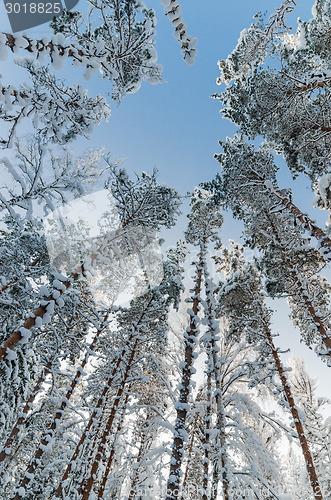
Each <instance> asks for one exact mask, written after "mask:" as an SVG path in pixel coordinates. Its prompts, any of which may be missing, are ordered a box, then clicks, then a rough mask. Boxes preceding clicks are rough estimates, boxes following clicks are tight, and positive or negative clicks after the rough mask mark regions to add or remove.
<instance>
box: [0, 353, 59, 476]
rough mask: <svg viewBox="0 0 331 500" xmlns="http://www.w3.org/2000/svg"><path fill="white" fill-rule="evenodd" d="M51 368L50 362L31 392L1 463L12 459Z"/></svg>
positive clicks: (5, 447) (9, 438)
mask: <svg viewBox="0 0 331 500" xmlns="http://www.w3.org/2000/svg"><path fill="white" fill-rule="evenodd" d="M51 367H52V363H51V362H50V361H49V362H48V363H47V365H46V366H45V367H44V368H43V370H42V372H41V375H40V376H39V378H38V380H37V382H36V384H35V386H34V388H33V389H32V391H31V394H30V396H29V399H28V400H27V402H26V403H25V405H24V408H23V409H22V410H21V412H20V416H19V417H18V419H17V421H16V423H15V425H14V427H13V428H12V430H11V433H10V434H9V436H8V438H7V441H6V442H5V444H4V445H3V449H2V451H1V453H0V462H3V461H5V460H6V459H7V458H9V457H10V449H11V447H12V445H13V443H14V441H15V439H16V437H17V435H18V434H19V432H20V431H21V430H22V428H23V424H24V422H25V421H26V419H27V416H28V413H29V411H30V410H31V407H32V404H33V403H34V401H35V399H36V397H37V395H38V394H39V392H40V390H41V387H42V384H43V383H44V382H45V379H46V377H47V375H48V374H49V372H50V369H51ZM0 477H1V476H0Z"/></svg>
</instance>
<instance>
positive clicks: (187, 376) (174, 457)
mask: <svg viewBox="0 0 331 500" xmlns="http://www.w3.org/2000/svg"><path fill="white" fill-rule="evenodd" d="M205 253H206V238H203V239H202V242H201V244H200V253H199V262H198V264H197V267H196V277H195V289H194V296H193V304H192V312H193V316H191V319H190V324H189V327H188V331H186V332H185V333H184V339H185V365H184V367H183V369H182V381H181V386H180V394H179V401H178V403H177V408H176V413H177V415H176V417H177V418H176V423H175V431H174V440H173V447H172V453H171V459H170V471H169V478H168V483H167V492H166V497H165V500H177V499H178V496H179V488H180V478H181V467H182V463H183V458H184V436H183V433H185V427H186V417H187V413H188V410H187V405H188V401H189V395H190V386H191V377H192V369H193V361H194V357H193V351H194V348H195V342H196V337H197V334H198V328H197V324H196V317H197V315H198V312H199V304H200V302H201V299H200V292H201V283H202V271H203V265H204V258H205Z"/></svg>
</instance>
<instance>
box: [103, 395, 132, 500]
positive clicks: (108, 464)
mask: <svg viewBox="0 0 331 500" xmlns="http://www.w3.org/2000/svg"><path fill="white" fill-rule="evenodd" d="M129 396H130V387H129V388H128V391H127V393H126V396H125V400H124V403H123V411H122V414H121V418H120V420H119V422H118V425H117V429H116V433H115V438H114V442H113V445H112V448H111V451H110V455H109V458H108V462H107V466H106V469H105V472H104V475H103V479H102V483H101V486H100V489H99V493H98V500H102V498H103V494H104V492H105V489H106V484H107V479H108V477H109V473H110V471H111V468H112V464H113V458H114V455H115V452H116V444H117V438H118V436H119V434H120V432H121V430H122V427H123V422H124V417H125V410H126V405H127V402H128V399H129Z"/></svg>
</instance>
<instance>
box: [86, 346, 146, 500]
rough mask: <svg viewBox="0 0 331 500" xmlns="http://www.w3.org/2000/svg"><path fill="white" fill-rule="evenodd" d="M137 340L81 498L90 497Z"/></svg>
mask: <svg viewBox="0 0 331 500" xmlns="http://www.w3.org/2000/svg"><path fill="white" fill-rule="evenodd" d="M138 342H139V341H138V339H136V340H135V343H134V345H133V348H132V351H131V354H130V357H129V360H128V362H127V365H126V369H125V373H124V377H123V380H122V382H121V385H120V387H119V388H118V391H117V394H116V397H115V400H114V403H113V406H112V409H111V412H110V416H109V418H108V421H107V424H106V428H105V430H104V432H103V435H102V438H101V441H100V443H99V446H98V450H97V454H96V456H95V458H94V462H93V464H92V468H91V471H90V474H89V477H88V479H87V483H86V486H85V487H83V488H82V491H83V496H82V500H88V499H89V497H90V493H91V490H92V488H93V483H94V480H95V478H96V475H97V472H98V469H99V465H100V462H101V459H102V457H103V455H104V452H105V448H106V443H107V438H108V436H109V435H110V433H111V430H112V426H113V423H114V419H115V416H116V413H117V410H118V407H119V404H120V402H121V398H122V395H123V392H124V390H125V386H126V383H127V380H128V377H129V374H130V369H131V365H132V363H133V360H134V356H135V354H136V349H137V346H138Z"/></svg>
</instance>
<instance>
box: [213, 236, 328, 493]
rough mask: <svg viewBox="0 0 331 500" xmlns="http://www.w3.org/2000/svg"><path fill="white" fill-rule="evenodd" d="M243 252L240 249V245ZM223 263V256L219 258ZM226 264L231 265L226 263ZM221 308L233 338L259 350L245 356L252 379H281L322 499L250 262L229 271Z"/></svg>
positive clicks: (281, 390)
mask: <svg viewBox="0 0 331 500" xmlns="http://www.w3.org/2000/svg"><path fill="white" fill-rule="evenodd" d="M238 250H239V252H240V248H239V247H238V245H234V247H233V253H234V254H235V266H236V267H237V266H238V262H240V261H239V259H238V257H240V253H239V254H238ZM241 252H243V249H241ZM218 262H219V263H221V265H222V258H221V259H219V260H218ZM226 268H227V269H229V268H230V269H231V267H230V266H229V264H228V263H226ZM219 302H220V310H221V311H222V312H223V314H227V317H228V318H229V321H230V322H231V323H232V325H230V328H229V334H230V335H231V336H232V337H233V338H237V339H238V340H240V339H241V338H242V336H243V335H245V336H246V339H247V341H248V343H250V344H251V345H252V346H254V349H255V350H256V351H257V352H259V353H260V355H259V358H258V359H257V360H247V362H248V364H249V365H250V366H251V368H252V372H251V373H252V375H254V372H255V375H254V378H255V382H253V385H254V384H256V383H260V382H261V381H263V380H266V379H269V380H271V381H273V380H274V377H275V376H276V375H277V379H278V380H280V382H281V386H279V385H278V383H277V382H276V381H275V382H273V383H274V384H275V386H274V387H275V394H277V395H279V396H280V403H281V404H282V405H284V406H285V407H286V408H288V410H289V411H290V413H291V416H292V419H293V423H292V425H293V427H295V429H296V433H297V436H298V438H299V441H300V445H301V448H302V452H303V455H304V459H305V463H306V467H307V472H308V476H309V479H310V484H311V487H312V490H313V492H314V495H315V498H316V500H317V499H322V498H323V496H322V491H321V486H320V483H319V478H318V476H317V472H316V468H315V464H314V461H313V456H312V454H311V450H310V448H309V443H308V441H307V438H306V435H305V432H304V428H303V423H302V417H301V416H300V413H299V411H298V408H297V406H296V404H295V400H294V397H293V393H292V390H291V386H290V384H289V380H288V377H287V375H286V368H284V367H283V365H282V362H281V360H280V357H279V349H278V348H277V347H276V346H275V344H274V340H273V335H272V332H271V312H270V310H268V308H267V307H266V305H265V294H264V292H263V288H262V279H261V275H260V274H259V272H258V270H257V269H256V268H255V266H254V265H253V264H251V263H248V264H246V265H245V264H244V260H243V259H242V267H241V269H240V267H239V269H237V270H236V271H235V272H233V273H231V274H230V275H229V277H228V279H227V280H226V281H225V283H224V284H223V286H222V287H221V289H220V292H219Z"/></svg>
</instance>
